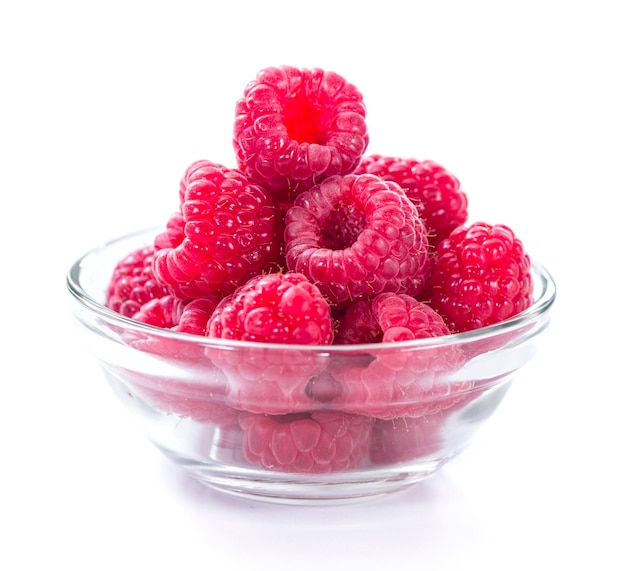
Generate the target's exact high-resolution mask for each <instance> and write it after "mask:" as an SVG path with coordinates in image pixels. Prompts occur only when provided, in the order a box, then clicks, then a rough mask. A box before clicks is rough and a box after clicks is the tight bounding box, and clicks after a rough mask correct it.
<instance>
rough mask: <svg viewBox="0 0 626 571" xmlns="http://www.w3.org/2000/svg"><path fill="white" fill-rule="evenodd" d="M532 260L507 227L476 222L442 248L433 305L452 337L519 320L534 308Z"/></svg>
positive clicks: (433, 281) (433, 282)
mask: <svg viewBox="0 0 626 571" xmlns="http://www.w3.org/2000/svg"><path fill="white" fill-rule="evenodd" d="M530 269H531V264H530V258H529V256H528V254H527V253H526V251H525V250H524V246H523V244H522V242H521V241H520V240H519V238H517V237H516V236H515V234H514V233H513V231H512V230H511V229H510V228H509V227H508V226H505V225H503V224H495V225H491V224H487V223H485V222H475V223H473V224H471V225H469V226H461V227H459V228H457V229H455V230H454V231H453V232H452V233H451V234H450V236H449V237H448V238H447V239H445V240H443V241H442V242H441V243H440V244H439V246H438V247H437V251H436V254H435V260H434V267H433V271H432V275H431V277H430V282H429V291H430V297H431V300H430V303H431V305H432V307H433V309H435V310H436V311H437V312H438V313H439V314H440V315H442V316H443V318H444V319H445V320H446V323H447V324H448V326H449V327H450V329H451V331H452V332H453V333H459V332H463V331H470V330H474V329H478V328H480V327H485V326H488V325H492V324H494V323H498V322H500V321H503V320H505V319H508V318H509V317H513V316H514V315H517V314H518V313H520V312H521V311H523V310H524V309H526V308H527V307H528V306H529V305H530V304H531V303H532V275H531V273H530Z"/></svg>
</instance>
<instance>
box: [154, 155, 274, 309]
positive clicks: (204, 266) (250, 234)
mask: <svg viewBox="0 0 626 571" xmlns="http://www.w3.org/2000/svg"><path fill="white" fill-rule="evenodd" d="M181 189H182V190H181V197H182V204H181V206H180V213H175V214H174V215H173V216H172V217H171V218H170V221H169V223H168V226H167V229H166V230H165V231H164V232H162V233H161V234H160V235H159V236H157V238H156V239H155V248H156V252H155V254H154V261H153V269H154V275H155V276H156V278H157V279H158V280H159V282H160V283H162V284H164V285H166V286H167V287H168V288H169V290H170V291H171V293H173V294H175V295H177V296H178V297H180V298H182V299H192V298H198V297H204V296H206V295H208V294H211V295H218V296H220V297H223V296H225V295H228V294H230V293H232V292H233V291H234V290H235V289H237V287H239V286H240V285H243V284H244V283H245V282H246V281H247V280H248V279H250V278H251V277H253V276H255V275H258V274H260V273H263V272H269V271H273V270H276V269H279V268H280V267H282V266H283V265H284V254H283V228H284V215H283V212H282V210H281V209H280V207H279V206H278V205H277V203H276V202H275V199H274V197H273V196H272V195H271V194H270V193H269V192H268V191H267V190H265V189H263V188H262V187H260V186H259V185H256V184H252V183H251V182H250V181H249V180H248V179H247V178H246V177H245V176H244V175H243V174H242V173H241V172H240V171H238V170H236V169H229V168H227V167H225V166H223V165H220V164H217V163H214V162H212V161H208V160H203V161H196V162H194V163H192V164H191V165H190V166H189V168H188V169H187V171H186V172H185V175H184V177H183V179H182V182H181Z"/></svg>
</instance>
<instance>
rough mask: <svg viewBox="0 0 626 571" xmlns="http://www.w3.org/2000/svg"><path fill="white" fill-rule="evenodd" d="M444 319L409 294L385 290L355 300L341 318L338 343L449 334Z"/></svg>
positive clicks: (337, 336) (383, 340) (336, 339)
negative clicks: (374, 295)
mask: <svg viewBox="0 0 626 571" xmlns="http://www.w3.org/2000/svg"><path fill="white" fill-rule="evenodd" d="M449 334H450V330H449V329H448V327H447V325H446V324H445V322H444V320H443V318H442V317H441V316H440V315H439V314H438V313H437V312H436V311H434V310H433V309H432V308H431V307H429V306H428V305H426V304H424V303H422V302H420V301H418V300H416V299H415V298H414V297H411V296H409V295H406V294H394V293H381V294H379V295H377V296H376V297H375V298H374V299H373V300H371V301H361V302H355V303H353V304H352V305H350V306H349V307H348V309H347V310H346V312H345V314H343V315H342V316H341V317H340V318H339V319H338V329H337V334H336V335H335V344H346V343H376V342H383V343H387V342H392V341H408V340H411V339H423V338H426V337H439V336H441V335H449Z"/></svg>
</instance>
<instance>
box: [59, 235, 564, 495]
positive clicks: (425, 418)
mask: <svg viewBox="0 0 626 571" xmlns="http://www.w3.org/2000/svg"><path fill="white" fill-rule="evenodd" d="M156 233H157V230H155V229H150V230H145V231H142V232H138V233H136V234H132V235H129V236H125V237H122V238H119V239H117V240H114V241H112V242H110V243H108V244H105V245H103V246H101V247H98V248H96V249H94V250H92V251H90V252H88V253H87V254H85V255H84V256H83V257H82V258H80V259H79V260H78V261H77V262H76V263H75V264H74V265H73V266H72V268H71V269H70V271H69V272H68V275H67V286H68V289H69V292H70V294H71V308H72V312H73V315H74V316H75V318H76V321H77V323H78V325H79V327H80V331H81V336H82V339H83V340H84V344H85V346H86V348H87V349H88V350H89V351H91V353H93V355H94V356H95V357H96V358H97V359H98V361H99V363H100V365H101V367H102V370H103V371H104V376H105V377H106V379H107V380H108V382H109V383H110V385H111V387H112V388H113V390H114V392H115V394H116V395H117V396H118V397H119V400H120V401H121V402H122V403H124V404H125V405H126V407H127V408H128V410H130V411H131V412H132V413H133V414H134V415H136V416H137V417H138V418H139V419H140V420H141V423H142V425H143V427H144V429H145V433H146V435H147V437H148V438H149V439H150V440H151V441H152V442H153V443H154V444H155V445H156V446H157V447H158V448H159V449H160V450H161V451H162V452H163V453H164V454H165V455H166V456H167V457H169V458H170V459H171V460H172V461H173V462H175V463H176V464H178V465H179V466H181V467H182V468H184V469H185V470H187V471H188V472H189V473H190V474H192V475H193V476H194V477H195V478H197V479H198V480H200V481H201V482H203V483H205V484H207V485H209V486H211V487H213V488H215V489H218V490H221V491H223V492H227V493H230V494H234V495H238V496H244V497H248V498H255V499H262V500H266V501H275V502H283V503H322V502H326V503H337V502H349V501H356V500H362V499H366V498H371V497H376V496H379V495H381V494H386V493H389V492H393V491H396V490H400V489H403V488H406V487H407V486H410V485H412V484H415V483H416V482H419V481H420V480H422V479H424V478H426V477H429V476H431V475H433V474H434V473H435V472H436V471H437V470H438V469H439V468H440V467H441V466H443V465H444V464H445V463H446V462H448V461H449V460H450V459H451V458H453V457H454V456H456V455H457V454H459V452H461V451H462V450H463V449H465V448H466V446H467V445H468V444H469V443H470V441H471V440H472V438H473V436H474V434H475V433H476V430H477V429H478V428H479V427H480V426H481V425H482V424H483V423H484V422H485V421H486V420H487V419H488V418H489V416H490V415H491V414H492V413H493V411H494V410H495V409H496V408H497V406H498V405H499V403H500V401H501V399H502V397H503V396H504V395H505V393H506V391H507V389H508V387H509V385H510V383H511V381H512V380H513V378H514V375H515V373H516V371H518V370H519V369H520V368H521V367H523V366H524V365H525V364H526V363H528V362H529V360H530V359H532V357H533V355H534V354H535V352H536V349H537V343H538V340H539V338H540V334H541V333H542V332H543V331H544V330H545V328H546V327H547V326H548V323H549V313H550V312H549V310H550V307H551V305H552V303H553V301H554V299H555V295H556V288H555V284H554V281H553V279H552V277H551V276H550V274H549V273H548V271H547V270H546V269H545V268H544V267H542V266H541V265H540V264H538V263H536V262H535V263H533V266H532V272H533V280H534V300H535V301H534V304H533V305H532V306H531V307H530V308H528V309H527V310H526V311H524V312H523V313H522V314H520V315H518V316H516V317H514V318H512V319H509V320H507V321H505V322H503V323H500V324H497V325H494V326H490V327H486V328H483V329H480V330H477V331H473V332H468V333H462V334H458V335H450V336H446V337H440V338H435V339H424V340H418V341H407V342H399V343H379V344H368V345H351V346H304V345H280V344H261V343H249V342H236V341H225V340H221V339H212V338H208V337H201V336H194V335H189V334H184V333H177V332H173V331H170V330H165V329H159V328H156V327H152V326H149V325H145V324H142V323H139V322H136V321H133V320H130V319H127V318H125V317H123V316H121V315H119V314H117V313H115V312H113V311H111V310H109V309H107V308H106V307H105V306H104V305H103V302H104V297H105V291H106V287H107V284H108V281H109V279H110V277H111V274H112V271H113V268H114V267H115V265H116V264H117V262H118V261H119V260H120V259H122V258H123V257H124V256H125V255H126V254H128V253H130V252H132V251H134V250H136V249H138V248H139V247H141V246H144V245H147V244H150V243H152V240H153V238H154V236H155V234H156Z"/></svg>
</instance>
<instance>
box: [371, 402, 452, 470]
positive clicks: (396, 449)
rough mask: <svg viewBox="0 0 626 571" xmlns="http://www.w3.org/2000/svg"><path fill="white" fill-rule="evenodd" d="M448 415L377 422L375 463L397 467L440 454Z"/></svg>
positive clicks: (373, 460)
mask: <svg viewBox="0 0 626 571" xmlns="http://www.w3.org/2000/svg"><path fill="white" fill-rule="evenodd" d="M448 416H449V412H448V411H447V410H445V411H440V412H437V413H434V414H428V415H424V416H419V417H417V418H395V419H392V420H377V421H376V422H375V423H374V426H373V428H372V442H371V446H370V460H371V462H372V464H377V465H388V464H397V463H401V462H411V461H413V460H416V459H418V458H423V457H425V456H432V455H436V454H437V453H438V452H440V450H441V449H442V447H443V445H444V440H443V434H442V429H443V423H444V420H445V419H446V418H447V417H448Z"/></svg>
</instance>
